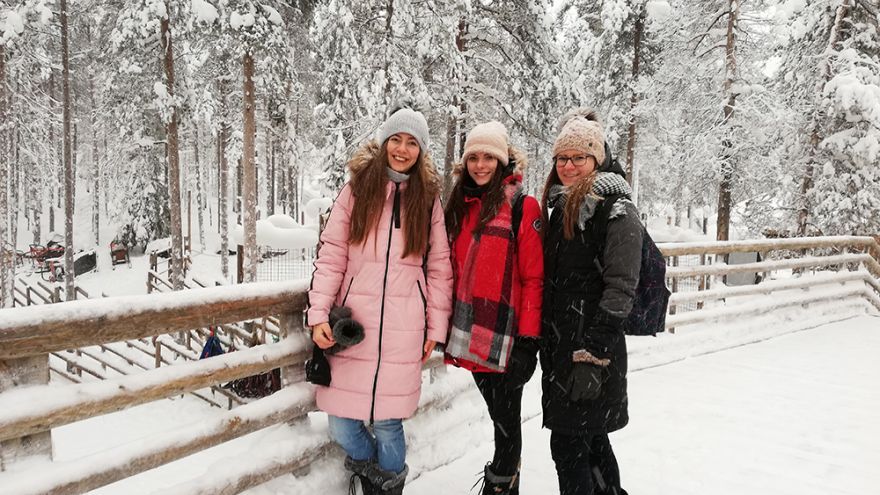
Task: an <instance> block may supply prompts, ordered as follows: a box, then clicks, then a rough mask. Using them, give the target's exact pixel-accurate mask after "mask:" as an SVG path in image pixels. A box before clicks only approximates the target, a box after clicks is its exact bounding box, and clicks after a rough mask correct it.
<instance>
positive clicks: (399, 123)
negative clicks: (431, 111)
mask: <svg viewBox="0 0 880 495" xmlns="http://www.w3.org/2000/svg"><path fill="white" fill-rule="evenodd" d="M398 132H405V133H407V134H410V135H412V136H413V137H414V138H416V141H418V142H419V147H420V148H421V149H422V153H427V152H428V142H429V141H428V121H427V120H425V116H424V115H422V112H417V111H415V110H413V109H411V108H401V109H400V110H398V111H396V112H394V113H392V114H391V115H390V116H389V117H388V118H387V119H386V120H385V122H383V123H382V125H380V126H379V129H378V130H377V131H376V140H377V141H379V144H380V145H381V144H383V143H384V142H385V141H387V140H388V138H390V137H391V136H393V135H395V134H397V133H398Z"/></svg>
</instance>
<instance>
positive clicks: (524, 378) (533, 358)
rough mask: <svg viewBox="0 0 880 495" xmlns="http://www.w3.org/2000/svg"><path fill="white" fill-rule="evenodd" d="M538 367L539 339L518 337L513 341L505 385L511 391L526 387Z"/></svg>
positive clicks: (505, 372)
mask: <svg viewBox="0 0 880 495" xmlns="http://www.w3.org/2000/svg"><path fill="white" fill-rule="evenodd" d="M537 366H538V339H536V338H529V337H516V338H515V339H514V341H513V349H512V350H511V351H510V360H509V361H508V362H507V369H506V370H505V371H504V375H505V376H504V378H505V380H504V384H505V385H506V386H507V388H509V389H511V390H515V389H518V388H522V387H524V386H525V384H526V383H528V382H529V380H530V379H531V378H532V375H533V374H534V373H535V368H536V367H537Z"/></svg>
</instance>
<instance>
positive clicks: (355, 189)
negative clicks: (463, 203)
mask: <svg viewBox="0 0 880 495" xmlns="http://www.w3.org/2000/svg"><path fill="white" fill-rule="evenodd" d="M389 166H390V165H389V163H388V150H387V148H386V143H382V145H381V146H380V145H379V144H377V143H376V142H375V141H370V142H368V143H367V144H365V145H364V146H362V147H361V148H360V149H359V150H358V151H357V152H356V153H355V155H354V156H353V157H352V159H351V160H350V161H349V163H348V167H349V170H351V181H350V182H349V184H350V185H351V190H352V194H353V195H354V206H353V208H352V212H351V225H350V226H349V234H348V237H349V242H351V243H352V244H354V245H357V244H361V243H363V242H365V241H366V239H367V237H368V235H369V233H370V231H373V230H375V229H377V228H378V227H379V217H380V216H381V214H382V207H383V205H384V204H385V199H386V196H385V185H386V184H387V183H388V180H389V179H388V172H387V171H386V169H387V168H388V167H389ZM439 191H440V181H439V179H438V177H437V172H436V171H435V169H434V164H433V162H432V161H431V159H430V157H429V156H428V155H427V153H426V152H425V150H421V151H419V157H418V158H417V159H416V163H415V164H414V165H413V166H412V168H410V169H409V179H408V180H407V186H406V189H404V190H403V192H402V193H401V200H402V201H401V207H402V221H403V236H404V239H405V245H404V249H403V255H402V257H403V258H406V257H407V256H410V255H413V254H418V255H421V254H423V253H424V252H425V250H426V249H427V247H428V231H429V228H430V227H429V226H430V225H431V214H432V211H433V206H434V199H435V198H436V197H437V194H438V193H439Z"/></svg>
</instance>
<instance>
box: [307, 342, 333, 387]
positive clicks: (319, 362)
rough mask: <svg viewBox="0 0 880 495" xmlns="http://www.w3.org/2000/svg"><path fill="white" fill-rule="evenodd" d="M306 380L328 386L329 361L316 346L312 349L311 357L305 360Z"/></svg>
mask: <svg viewBox="0 0 880 495" xmlns="http://www.w3.org/2000/svg"><path fill="white" fill-rule="evenodd" d="M306 381H307V382H309V383H314V384H315V385H323V386H325V387H328V386H330V363H329V362H328V361H327V357H326V356H324V351H323V350H321V348H320V347H318V346H315V347H314V349H312V359H309V360H308V361H306Z"/></svg>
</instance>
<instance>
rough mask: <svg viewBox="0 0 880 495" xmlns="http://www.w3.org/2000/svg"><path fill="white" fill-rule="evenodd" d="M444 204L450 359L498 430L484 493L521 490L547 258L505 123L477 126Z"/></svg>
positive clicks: (519, 155)
mask: <svg viewBox="0 0 880 495" xmlns="http://www.w3.org/2000/svg"><path fill="white" fill-rule="evenodd" d="M462 162H463V163H462V164H460V165H459V166H458V167H456V174H457V175H458V177H457V180H456V183H455V185H454V187H453V189H452V193H451V194H450V197H449V201H448V203H447V205H446V228H447V231H448V232H449V237H450V241H451V243H452V269H453V275H454V289H453V298H454V299H453V315H452V328H451V330H450V334H449V337H448V340H447V346H446V360H447V362H448V363H451V364H454V365H456V366H459V367H462V368H464V369H467V370H469V371H471V372H472V373H473V376H474V381H476V383H477V388H479V390H480V393H481V394H482V395H483V398H484V399H485V400H486V405H487V406H488V408H489V416H490V417H491V418H492V422H493V424H494V427H495V455H494V458H493V459H492V462H490V463H489V464H487V465H486V467H485V470H484V474H485V477H484V485H483V492H482V493H483V494H515V495H516V494H519V465H520V455H521V452H522V431H521V418H520V409H521V402H522V394H523V386H524V385H525V384H526V382H528V381H529V379H530V378H531V376H532V374H533V373H534V371H535V366H536V363H537V357H536V356H537V350H538V338H539V337H540V335H541V301H542V287H543V281H544V261H543V251H542V247H541V236H540V231H541V211H540V206H539V205H538V201H537V200H536V199H535V198H533V197H531V196H527V195H525V194H524V192H523V190H522V175H521V171H522V168H523V167H524V166H525V164H526V159H525V155H524V154H523V153H522V152H521V151H519V150H518V149H516V148H514V147H513V146H510V145H509V143H508V139H507V129H505V127H504V126H503V125H502V124H501V123H499V122H495V121H492V122H487V123H484V124H480V125H478V126H476V127H474V129H473V130H471V132H470V133H469V134H468V136H467V140H466V141H465V147H464V155H463V159H462Z"/></svg>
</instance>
